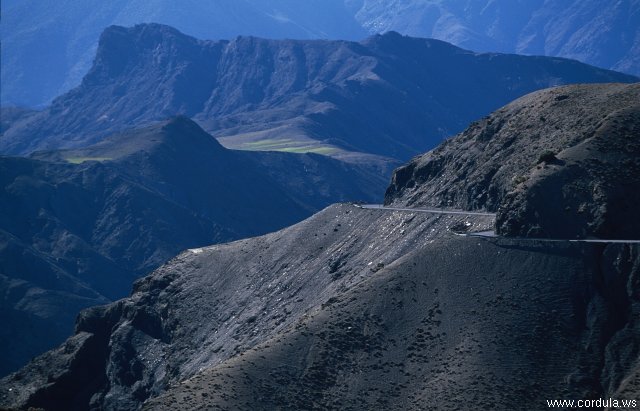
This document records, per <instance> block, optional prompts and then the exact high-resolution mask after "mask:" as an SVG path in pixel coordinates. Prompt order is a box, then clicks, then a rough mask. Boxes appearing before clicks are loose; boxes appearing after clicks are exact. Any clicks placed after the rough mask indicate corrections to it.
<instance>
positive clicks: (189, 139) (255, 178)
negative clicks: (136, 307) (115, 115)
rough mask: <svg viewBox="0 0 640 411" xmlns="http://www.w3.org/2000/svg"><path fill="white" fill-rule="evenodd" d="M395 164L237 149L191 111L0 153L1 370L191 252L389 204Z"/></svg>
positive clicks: (4, 371) (13, 365) (55, 340)
mask: <svg viewBox="0 0 640 411" xmlns="http://www.w3.org/2000/svg"><path fill="white" fill-rule="evenodd" d="M389 166H390V167H391V166H392V164H390V165H389ZM388 172H389V171H388V170H372V169H371V168H370V167H369V168H367V167H365V166H357V165H348V164H346V163H344V162H340V161H337V160H333V159H330V158H327V157H324V156H320V155H314V154H291V153H253V152H233V151H230V150H227V149H225V148H223V147H222V146H221V145H220V144H218V143H217V142H216V141H215V139H213V138H212V137H211V136H210V135H208V134H206V133H205V132H204V131H202V129H200V128H199V127H198V126H197V125H196V124H195V123H193V122H192V121H191V120H189V119H187V118H184V117H177V118H173V119H171V120H168V121H165V122H162V123H160V124H157V125H153V126H149V127H146V128H142V129H136V130H132V131H129V132H126V133H122V134H117V135H113V136H109V137H108V138H107V139H106V140H104V141H103V142H101V143H100V144H98V145H95V146H91V147H88V148H84V149H80V150H71V151H53V152H40V153H38V154H37V155H35V156H34V157H32V158H16V157H0V261H2V264H0V296H2V298H1V299H0V310H1V312H2V318H3V320H4V321H5V323H6V324H7V326H6V327H3V331H2V333H0V352H2V361H0V364H1V366H0V375H6V374H7V373H8V372H10V371H13V370H15V369H17V368H19V367H20V366H22V365H24V364H25V363H26V361H28V360H29V359H30V358H32V357H33V356H35V355H38V354H40V353H42V352H44V351H46V350H48V349H50V348H52V347H54V346H56V345H58V344H59V343H60V342H62V341H63V340H64V339H65V338H66V337H68V335H69V334H70V333H71V331H72V327H73V320H74V319H75V317H76V315H77V313H78V312H79V311H80V309H81V308H85V307H88V306H92V305H97V304H105V303H107V302H109V301H113V300H115V299H118V298H122V297H124V296H126V295H127V294H128V293H129V292H130V290H131V284H132V283H133V281H134V280H135V279H136V278H139V277H140V276H142V275H143V274H147V273H148V272H149V271H151V270H153V269H155V268H157V267H158V266H159V265H160V264H162V263H164V262H165V261H167V260H168V259H170V258H171V257H174V256H175V255H176V254H178V253H179V252H181V251H182V250H184V249H186V248H190V247H199V246H202V245H207V244H211V243H215V242H222V241H229V240H233V239H238V238H243V237H247V236H255V235H258V234H264V233H266V232H270V231H274V230H277V229H280V228H282V227H285V226H287V225H291V224H293V223H295V222H297V221H300V220H302V219H303V218H305V217H307V216H309V215H310V214H312V213H313V212H315V211H317V210H319V209H321V208H323V207H325V206H326V205H327V204H330V203H333V202H335V201H348V200H362V201H379V199H378V197H377V196H376V194H375V193H379V194H380V196H381V193H382V192H383V190H384V186H385V184H386V177H385V176H386V175H387V174H388ZM284 176H290V178H286V179H285V178H284Z"/></svg>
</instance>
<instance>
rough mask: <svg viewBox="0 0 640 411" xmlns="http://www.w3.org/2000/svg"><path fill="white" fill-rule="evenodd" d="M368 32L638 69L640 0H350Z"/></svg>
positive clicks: (639, 68)
mask: <svg viewBox="0 0 640 411" xmlns="http://www.w3.org/2000/svg"><path fill="white" fill-rule="evenodd" d="M346 3H347V4H348V5H350V7H351V8H352V9H351V10H352V11H353V12H354V13H355V16H356V19H357V20H358V21H359V22H360V24H362V26H363V27H364V28H366V29H367V30H368V31H369V32H370V33H379V32H385V31H389V30H395V31H398V32H401V33H403V34H409V35H412V36H417V37H433V38H437V39H440V40H444V41H448V42H450V43H453V44H455V45H457V46H460V47H464V48H468V49H471V50H477V51H498V52H505V53H519V54H534V55H546V56H559V57H567V58H573V59H577V60H580V61H583V62H585V63H589V64H593V65H595V66H598V67H606V68H611V69H613V70H618V71H623V72H627V73H632V74H640V1H638V0H618V1H609V0H391V1H387V0H346Z"/></svg>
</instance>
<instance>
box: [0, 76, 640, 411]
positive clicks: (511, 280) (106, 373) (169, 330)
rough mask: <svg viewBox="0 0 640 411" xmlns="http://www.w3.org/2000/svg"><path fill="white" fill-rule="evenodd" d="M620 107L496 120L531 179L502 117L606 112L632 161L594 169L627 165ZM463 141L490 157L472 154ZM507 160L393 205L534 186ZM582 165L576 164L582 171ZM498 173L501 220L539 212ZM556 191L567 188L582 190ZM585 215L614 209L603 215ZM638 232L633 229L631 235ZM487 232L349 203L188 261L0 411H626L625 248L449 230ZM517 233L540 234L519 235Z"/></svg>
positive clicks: (182, 258) (481, 222)
mask: <svg viewBox="0 0 640 411" xmlns="http://www.w3.org/2000/svg"><path fill="white" fill-rule="evenodd" d="M558 96H566V97H562V98H561V99H558V100H557V99H556V97H558ZM624 96H628V97H629V98H628V99H627V100H625V98H624ZM633 96H638V88H637V86H634V85H631V86H628V85H627V86H623V85H616V84H613V85H595V86H580V87H565V88H560V89H550V90H547V91H544V92H541V93H538V94H534V95H531V96H528V97H525V98H524V99H523V100H520V101H519V102H516V103H514V105H511V106H508V107H505V108H503V109H501V111H498V112H497V113H494V115H493V116H492V117H493V118H495V116H502V119H503V120H504V121H505V123H508V124H509V127H510V128H511V129H512V130H518V131H519V135H518V139H516V140H515V141H514V142H513V144H516V141H519V142H520V143H518V144H519V146H518V147H519V148H520V150H528V153H524V154H525V155H524V157H528V158H534V160H532V161H534V163H535V162H537V160H535V156H536V155H538V153H539V150H538V148H535V143H534V142H536V141H537V139H538V138H539V137H537V133H538V132H539V129H538V128H526V125H527V124H528V122H529V121H530V118H531V116H518V112H517V111H516V112H514V114H513V115H512V116H506V115H504V114H501V113H505V112H508V111H509V110H512V109H514V107H517V106H518V105H521V106H526V107H528V106H529V105H531V102H539V103H540V106H539V109H540V110H541V111H540V112H539V113H537V112H536V111H535V109H533V108H532V109H531V111H530V113H536V115H535V116H533V118H535V119H538V120H540V116H541V115H548V114H549V113H552V112H548V111H545V107H546V106H545V105H546V104H547V103H549V104H552V103H550V102H551V101H554V102H562V101H566V100H569V101H573V104H575V105H576V107H584V108H585V110H586V111H583V112H581V111H579V110H572V111H567V112H563V111H562V110H558V111H557V116H555V117H554V116H549V117H548V118H546V121H549V122H551V124H557V126H558V127H559V128H558V132H559V133H560V134H559V135H565V134H567V133H570V131H571V130H573V129H574V127H575V124H576V123H577V122H580V123H585V124H596V123H598V122H599V121H604V122H605V123H606V122H607V120H606V119H607V118H608V116H610V114H607V116H605V117H603V116H602V113H603V112H605V113H607V112H608V110H609V107H611V110H614V112H620V113H623V114H621V115H622V117H618V118H623V119H625V127H626V128H625V130H627V131H626V132H622V128H621V127H616V128H613V131H614V132H613V133H611V136H612V138H613V141H614V142H619V141H624V142H625V143H626V144H617V143H616V144H613V145H612V146H611V150H613V151H614V153H609V152H608V151H607V153H609V154H607V156H608V155H614V154H615V156H616V158H618V159H619V161H622V162H624V161H625V160H632V161H633V160H634V159H635V157H636V154H635V153H636V152H635V151H634V149H633V147H635V142H636V141H637V139H638V134H637V133H636V132H635V131H634V130H636V128H635V127H637V117H635V116H633V115H627V114H625V113H629V112H633V110H634V109H633V107H634V106H635V104H636V103H637V101H638V100H637V98H635V97H633ZM624 101H626V103H624ZM524 102H528V104H523V103H524ZM534 107H535V104H534ZM593 107H600V109H599V110H595V109H593ZM523 110H524V109H523ZM492 117H490V118H489V119H491V118H492ZM614 117H615V116H614ZM603 119H604V120H603ZM510 122H511V123H510ZM492 124H493V122H489V121H488V120H483V121H482V122H480V123H477V124H474V125H472V126H471V127H470V128H469V129H468V130H467V131H466V132H464V133H462V134H461V135H459V136H457V137H455V138H453V139H452V140H450V141H449V142H448V143H446V144H445V145H444V146H443V147H442V148H440V149H438V150H439V151H438V150H436V151H435V152H433V153H431V154H427V155H426V157H425V158H424V159H425V160H426V161H425V162H423V163H421V164H427V163H428V162H429V159H433V158H434V156H437V155H438V153H442V152H444V151H448V150H450V151H449V157H446V158H454V159H459V158H463V157H464V155H465V153H467V152H469V151H470V152H473V151H474V150H478V151H481V150H480V149H479V148H481V147H484V146H486V145H490V144H491V141H492V139H494V138H496V139H500V138H501V137H500V134H499V133H497V134H496V133H494V131H493V130H495V129H494V128H493V126H492ZM519 126H521V127H519ZM597 130H600V129H599V128H597ZM483 131H484V133H483ZM476 132H478V133H477V136H481V135H482V136H485V137H484V140H483V139H482V138H473V139H470V138H469V136H470V135H471V134H474V135H475V134H476ZM599 138H605V137H604V134H603V135H602V136H601V135H600V133H598V132H596V133H595V134H594V136H593V137H589V136H587V137H586V139H585V140H584V141H591V140H592V139H599ZM525 141H530V142H531V143H529V144H525V143H524V142H525ZM498 142H500V141H499V140H498ZM572 142H573V140H572V139H564V140H563V139H559V140H558V143H557V144H558V145H557V146H552V147H550V148H551V149H554V150H556V151H555V153H556V154H557V156H556V158H561V157H562V153H563V152H564V150H568V151H569V152H570V151H571V150H570V149H571V147H575V146H576V145H575V142H574V143H572ZM463 143H464V144H463ZM456 146H457V147H458V149H457V150H455V149H454V147H456ZM627 147H631V148H632V149H630V150H628V149H627ZM509 149H510V146H509V145H508V146H506V147H502V150H505V153H506V154H505V156H504V159H506V160H507V161H504V159H503V157H500V156H498V155H497V154H498V153H499V151H496V154H495V155H494V156H493V157H491V158H490V159H488V160H487V161H482V162H478V163H476V164H475V165H470V166H469V168H468V170H466V171H467V173H466V174H464V175H462V176H460V174H449V173H448V172H445V171H443V172H441V174H440V178H441V179H442V181H440V182H438V179H437V178H433V176H432V177H431V178H432V180H429V179H421V180H420V179H417V178H414V182H415V184H414V185H413V186H412V187H411V186H409V185H403V186H402V187H405V188H404V191H403V190H398V187H399V186H398V181H399V180H400V178H399V176H400V175H401V174H402V173H403V171H402V169H401V170H399V171H397V172H396V175H395V177H394V181H395V184H396V185H395V187H396V188H395V189H394V190H395V191H394V193H395V194H394V195H393V197H389V198H393V201H394V202H397V203H398V204H410V203H411V202H412V201H413V203H414V204H417V203H419V200H420V199H421V198H426V197H428V196H427V195H426V194H425V195H424V196H423V195H422V193H420V190H425V192H427V193H428V192H430V190H436V191H435V193H436V194H435V195H437V193H438V191H437V189H434V188H433V187H432V185H433V184H440V185H439V186H438V187H437V188H439V187H451V188H452V190H453V191H455V190H459V191H460V192H464V188H465V186H464V183H463V182H464V179H465V178H466V177H465V176H469V177H468V178H469V180H468V189H467V190H468V192H472V189H473V188H474V187H476V188H479V187H480V186H479V184H477V180H476V179H475V177H474V176H476V175H480V174H482V173H480V171H482V169H483V168H484V167H486V166H487V162H490V161H493V162H494V163H495V164H494V167H496V168H498V169H500V167H506V168H508V169H509V170H512V171H514V172H516V173H517V175H520V174H526V173H527V172H529V170H531V167H532V166H531V162H530V161H524V160H523V161H522V162H520V163H517V162H516V163H517V164H521V167H516V166H514V164H513V163H514V162H515V160H514V161H513V162H512V163H509V162H508V159H509V158H510V156H509ZM434 153H435V154H434ZM516 158H517V157H516ZM540 160H542V162H541V163H540V164H542V163H551V162H552V160H553V158H552V157H550V156H546V155H545V156H544V157H543V158H541V159H540ZM417 161H419V159H418V160H417ZM590 164H593V163H592V162H586V163H585V164H584V165H583V166H582V167H584V168H585V169H586V170H591V167H589V165H590ZM451 165H455V162H452V163H451ZM533 167H534V169H536V168H535V165H534V166H533ZM547 167H549V166H547ZM415 170H418V168H415V169H414V171H415ZM536 170H537V169H536ZM594 172H595V173H596V174H595V175H596V176H600V177H601V178H603V179H604V180H603V181H604V182H605V183H612V184H614V183H615V181H612V182H609V181H608V180H606V177H607V176H610V175H615V174H608V173H598V172H597V171H594ZM405 175H406V174H405ZM409 175H410V176H411V175H414V174H409ZM427 175H428V173H427ZM499 176H500V174H498V172H496V173H494V174H493V175H492V176H491V177H489V178H487V180H486V181H485V186H487V187H488V186H491V185H492V184H495V185H496V189H497V192H499V193H506V194H504V196H503V197H502V199H503V203H502V204H500V203H498V204H496V208H497V209H498V210H500V213H501V214H499V216H498V217H500V215H504V213H509V210H510V207H515V205H518V206H519V204H524V205H525V207H538V203H536V202H535V198H534V199H531V198H530V197H529V196H527V195H522V196H516V200H517V201H515V200H509V198H510V197H509V194H508V193H510V191H511V190H512V189H513V186H512V185H511V184H512V182H511V180H510V178H506V177H499ZM414 177H415V176H414ZM567 177H570V178H572V179H569V181H567V182H566V184H567V185H569V186H571V185H572V184H577V185H578V186H580V184H583V183H585V181H584V180H585V179H590V178H591V177H590V175H589V174H582V173H569V174H567ZM541 178H542V177H541ZM456 179H458V180H456ZM434 180H435V181H434ZM542 180H544V178H542ZM407 181H408V180H407ZM460 181H462V182H460ZM502 184H509V186H508V187H504V186H503V185H502ZM527 187H529V186H522V187H519V188H518V190H524V191H526V190H527ZM531 187H535V186H534V185H532V186H531ZM485 188H486V187H485ZM540 195H544V193H541V194H540ZM443 198H447V197H443ZM455 198H456V199H459V198H462V197H455ZM487 198H498V197H489V196H487ZM590 201H591V202H590V203H589V204H590V206H593V207H596V206H597V207H607V206H609V205H610V204H609V203H608V202H609V201H613V200H612V197H608V196H594V197H593V198H592V199H591V200H590ZM459 204H460V205H462V204H463V203H459ZM485 204H489V203H488V202H485ZM554 204H555V207H556V212H563V211H564V210H563V208H562V207H563V204H562V203H554V201H551V202H550V204H549V205H548V207H554ZM452 205H453V204H452ZM464 205H466V206H467V207H475V208H478V204H472V203H470V202H469V203H465V204H464ZM501 205H503V206H504V207H503V208H500V206H501ZM545 206H547V205H545ZM515 209H516V210H517V207H515ZM516 215H521V214H518V213H516ZM522 215H524V216H526V214H522ZM631 218H633V219H634V220H633V221H631V222H630V223H631V224H633V223H634V222H636V221H637V216H632V217H631ZM567 221H568V224H569V227H570V228H575V229H577V230H580V229H581V226H575V225H573V223H572V220H571V219H568V220H567ZM561 223H562V222H560V223H558V224H561ZM494 224H495V222H494V221H492V219H491V217H479V216H464V215H455V216H452V215H432V216H431V215H428V214H425V213H416V212H411V211H402V212H400V211H393V212H392V211H385V210H366V209H361V208H357V207H354V206H353V205H349V204H342V205H333V206H330V207H328V208H327V209H325V210H323V211H322V212H320V213H318V214H316V215H314V216H312V217H311V218H309V219H307V220H305V221H303V222H301V223H299V224H296V225H294V226H292V227H289V228H287V229H284V230H281V231H278V232H275V233H272V234H268V235H266V236H262V237H256V238H252V239H246V240H240V241H237V242H233V243H228V244H221V245H215V246H211V247H204V248H197V249H192V250H188V251H186V252H184V253H182V254H181V255H179V256H178V257H176V258H175V259H173V260H172V261H170V262H168V263H167V264H165V265H164V266H163V267H161V268H159V269H158V270H156V271H155V272H154V273H152V274H151V275H149V276H147V277H145V278H144V279H141V280H139V281H138V282H137V283H136V285H135V288H134V292H133V294H132V295H131V297H129V298H126V299H124V300H121V301H118V302H116V303H113V304H111V305H107V306H103V307H96V308H92V309H89V310H86V311H84V312H83V313H82V314H81V316H80V317H79V319H78V322H77V325H76V333H75V335H74V336H73V337H71V338H70V339H69V340H67V342H65V343H64V344H63V345H62V346H60V347H59V348H58V349H56V350H53V351H50V352H48V353H46V354H44V355H43V356H40V357H38V358H37V359H35V360H34V361H32V362H31V363H30V364H28V365H27V366H26V367H25V368H23V369H22V370H20V371H19V372H17V373H14V374H12V375H10V376H8V377H6V378H4V379H2V380H0V404H1V405H2V406H5V407H28V406H33V407H45V408H47V409H52V410H53V409H107V410H116V409H118V410H122V409H140V408H144V409H168V408H171V409H185V410H186V409H229V410H231V409H233V410H236V409H274V408H280V409H363V408H364V409H366V408H369V409H370V408H388V409H416V410H417V409H442V408H454V409H517V410H520V409H521V410H531V409H546V407H547V404H546V402H545V399H551V398H568V399H578V398H587V399H593V398H600V397H602V398H608V397H615V398H636V397H637V395H638V384H637V380H638V378H637V375H638V371H637V363H638V356H637V353H638V351H639V349H640V339H638V338H637V335H638V332H639V331H638V325H637V324H638V322H637V312H638V304H639V300H638V275H640V254H639V251H640V250H639V249H638V246H637V245H631V244H576V243H568V242H557V241H556V242H548V241H545V240H544V239H527V238H510V237H504V236H501V237H496V238H492V239H480V238H473V237H464V236H459V235H455V234H454V233H453V232H452V229H453V230H455V229H457V228H458V227H460V226H466V227H467V228H468V229H469V230H471V231H479V230H484V229H490V228H492V227H493V226H494ZM522 224H524V225H526V224H532V225H533V224H538V222H537V221H529V220H527V219H526V218H523V222H522ZM573 234H576V233H573ZM578 234H579V233H578ZM80 382H82V384H80ZM79 386H81V387H82V388H83V389H82V390H78V389H77V387H79Z"/></svg>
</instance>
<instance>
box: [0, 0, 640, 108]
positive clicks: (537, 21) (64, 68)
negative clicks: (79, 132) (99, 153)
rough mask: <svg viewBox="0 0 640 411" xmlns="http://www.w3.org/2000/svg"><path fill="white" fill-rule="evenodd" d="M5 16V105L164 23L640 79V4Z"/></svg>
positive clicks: (63, 83) (283, 4)
mask: <svg viewBox="0 0 640 411" xmlns="http://www.w3.org/2000/svg"><path fill="white" fill-rule="evenodd" d="M1 12H2V20H1V22H0V29H1V31H2V42H3V47H2V50H1V53H2V59H1V61H2V70H1V75H2V78H1V82H2V85H3V87H2V90H1V91H0V94H1V100H0V101H1V104H2V106H8V105H17V106H25V107H31V108H34V107H36V108H39V107H44V106H46V105H48V104H49V103H50V102H51V101H52V100H53V99H54V98H55V97H57V96H59V95H61V94H63V93H64V92H66V91H68V90H70V89H72V88H74V87H76V86H77V85H78V84H79V83H80V81H81V80H82V78H83V77H84V75H85V74H86V73H87V72H88V70H89V69H90V68H91V63H92V60H93V58H94V56H95V52H96V46H97V44H98V38H99V37H100V33H101V32H102V31H103V30H104V28H106V27H108V26H110V25H114V24H117V25H123V26H133V25H135V24H139V23H162V24H168V25H171V26H174V27H176V28H178V29H179V30H181V31H184V32H185V33H188V34H190V35H192V36H196V37H199V38H210V39H233V38H235V37H236V36H239V35H242V36H258V37H264V38H273V39H283V38H290V39H317V38H322V39H347V40H361V39H363V38H365V37H366V36H367V35H368V34H378V33H379V34H381V33H384V32H387V31H397V32H399V33H401V34H406V35H411V36H414V37H431V38H435V39H439V40H444V41H447V42H450V43H453V44H455V45H457V46H459V47H462V48H465V49H471V50H476V51H487V52H502V53H519V54H531V55H547V56H556V57H567V58H575V59H578V60H580V61H582V62H585V63H588V64H592V65H595V66H598V67H603V68H609V69H614V70H618V71H623V72H626V73H630V74H635V75H640V61H639V60H638V56H640V52H639V47H640V32H639V29H640V26H639V24H638V21H640V19H639V18H638V16H639V14H638V13H640V2H638V1H637V0H618V1H607V0H587V1H585V0H583V1H577V0H571V1H564V0H526V1H524V0H518V1H512V0H480V1H479V0H392V1H387V0H385V1H381V0H309V1H305V2H303V3H302V2H299V1H292V0H262V1H255V0H217V1H215V2H201V1H194V0H188V1H183V2H181V3H180V6H177V5H176V4H175V2H172V1H168V0H153V1H142V0H117V1H110V2H108V3H107V2H102V1H99V0H85V1H83V2H81V3H78V2H77V1H73V0H57V1H51V0H47V1H45V0H5V1H3V2H2V10H1Z"/></svg>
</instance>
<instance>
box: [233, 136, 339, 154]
mask: <svg viewBox="0 0 640 411" xmlns="http://www.w3.org/2000/svg"><path fill="white" fill-rule="evenodd" d="M239 149H240V150H248V151H282V152H285V153H316V154H324V155H329V154H333V153H335V152H337V151H338V150H337V149H336V148H334V147H330V146H321V145H315V144H312V145H309V144H307V145H305V144H304V143H302V142H301V141H299V140H294V139H291V138H266V139H264V140H258V141H250V142H247V143H242V144H241V145H240V147H239Z"/></svg>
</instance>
